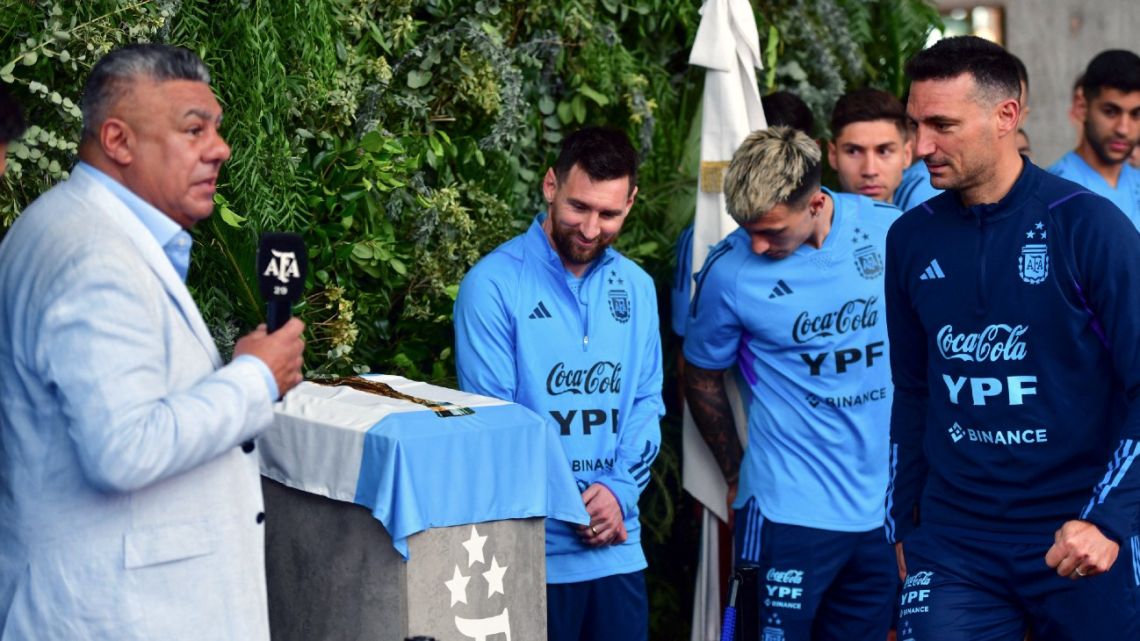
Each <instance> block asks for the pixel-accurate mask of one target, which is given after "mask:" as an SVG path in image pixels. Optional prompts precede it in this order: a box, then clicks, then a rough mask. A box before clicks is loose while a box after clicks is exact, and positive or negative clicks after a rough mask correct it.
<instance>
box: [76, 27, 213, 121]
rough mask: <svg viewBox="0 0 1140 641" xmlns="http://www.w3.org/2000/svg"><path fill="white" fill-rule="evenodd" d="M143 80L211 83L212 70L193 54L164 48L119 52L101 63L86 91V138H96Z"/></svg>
mask: <svg viewBox="0 0 1140 641" xmlns="http://www.w3.org/2000/svg"><path fill="white" fill-rule="evenodd" d="M141 77H145V78H148V79H150V80H153V81H155V82H164V81H167V80H193V81H195V82H204V83H207V84H209V82H210V70H209V69H207V68H206V64H205V63H204V62H202V59H201V58H199V57H198V55H197V54H195V53H194V52H193V51H190V50H189V49H184V48H182V47H172V46H170V45H163V44H134V45H127V46H125V47H122V48H119V49H115V50H114V51H112V52H110V53H108V54H107V55H105V56H103V57H102V58H100V59H99V62H97V63H95V66H94V67H92V69H91V75H90V76H88V77H87V85H86V87H85V88H84V90H83V104H82V110H83V137H84V138H88V137H90V138H96V137H98V135H99V127H100V126H101V125H102V124H103V121H104V120H106V119H107V112H108V110H109V109H110V108H111V105H113V104H115V103H116V102H118V101H119V100H120V99H121V98H123V96H125V95H126V94H127V92H129V91H130V88H131V84H132V83H133V82H135V81H136V80H138V79H139V78H141Z"/></svg>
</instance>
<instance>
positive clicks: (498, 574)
mask: <svg viewBox="0 0 1140 641" xmlns="http://www.w3.org/2000/svg"><path fill="white" fill-rule="evenodd" d="M486 542H487V537H486V536H480V535H479V530H476V529H475V526H474V525H472V526H471V538H469V539H467V540H466V541H464V543H463V547H464V548H465V549H466V550H467V569H468V570H469V571H470V569H471V567H472V566H473V565H475V564H476V563H478V564H480V565H481V566H485V567H487V568H488V569H487V571H486V572H482V573H481V574H482V575H483V580H484V581H485V582H486V583H487V597H486V598H487V599H488V600H490V599H491V598H492V597H494V596H495V595H496V594H501V595H502V596H503V598H504V599H505V598H506V596H507V593H506V590H505V589H504V588H503V576H504V575H505V574H506V573H507V567H508V566H505V565H499V560H498V559H497V558H495V557H493V556H492V557H491V564H490V565H489V566H488V565H487V564H486V562H485V561H484V560H483V558H484V557H483V545H484V544H485V543H486ZM473 576H474V573H472V574H470V575H468V576H464V575H463V572H462V571H461V570H460V569H459V566H458V565H456V566H455V572H454V574H452V576H451V580H450V581H444V582H443V585H444V586H445V587H447V591H448V592H449V593H450V596H451V605H450V607H451V608H455V606H456V605H457V604H459V603H462V604H464V605H468V603H467V583H468V582H469V581H471V578H472V577H473ZM455 629H456V630H458V631H459V633H460V634H462V635H463V636H465V637H467V638H469V639H475V640H476V641H487V639H489V638H491V637H493V636H496V635H500V634H501V635H504V637H505V638H506V639H507V641H510V638H511V619H510V613H509V612H508V611H507V607H506V605H504V606H503V610H502V611H501V612H499V613H498V614H496V615H494V616H489V617H484V618H482V619H468V618H464V617H460V616H456V617H455Z"/></svg>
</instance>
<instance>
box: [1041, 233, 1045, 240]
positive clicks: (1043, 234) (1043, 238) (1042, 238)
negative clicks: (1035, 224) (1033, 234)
mask: <svg viewBox="0 0 1140 641" xmlns="http://www.w3.org/2000/svg"><path fill="white" fill-rule="evenodd" d="M1041 240H1045V232H1041Z"/></svg>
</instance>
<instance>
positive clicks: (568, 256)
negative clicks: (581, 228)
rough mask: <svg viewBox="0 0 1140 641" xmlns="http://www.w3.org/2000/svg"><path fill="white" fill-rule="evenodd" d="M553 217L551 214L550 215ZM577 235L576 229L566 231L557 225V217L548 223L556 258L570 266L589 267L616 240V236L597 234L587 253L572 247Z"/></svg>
mask: <svg viewBox="0 0 1140 641" xmlns="http://www.w3.org/2000/svg"><path fill="white" fill-rule="evenodd" d="M552 216H553V214H552ZM577 235H578V230H577V229H567V228H564V227H562V226H561V225H559V224H558V217H557V216H553V217H552V219H551V221H550V236H551V237H552V238H553V239H554V247H555V249H557V250H558V256H559V257H561V258H562V260H564V261H566V262H567V263H570V264H572V265H589V264H590V263H592V262H594V261H595V260H597V258H598V256H601V255H602V252H604V251H606V248H607V247H609V246H610V245H612V244H613V242H614V241H615V240H617V235H616V234H615V235H613V236H610V237H608V238H607V237H606V236H605V235H604V234H599V235H598V239H597V241H596V243H595V245H594V246H593V248H591V249H590V250H588V251H581V250H579V249H578V248H577V247H575V246H574V237H575V236H577Z"/></svg>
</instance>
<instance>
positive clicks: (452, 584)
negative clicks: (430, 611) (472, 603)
mask: <svg viewBox="0 0 1140 641" xmlns="http://www.w3.org/2000/svg"><path fill="white" fill-rule="evenodd" d="M470 580H471V577H469V576H463V575H462V574H460V573H459V566H458V565H457V566H455V574H453V575H451V580H450V581H444V582H443V584H444V585H446V586H447V589H448V591H449V592H451V605H450V606H448V607H452V606H454V605H455V604H456V603H467V582H468V581H470Z"/></svg>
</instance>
